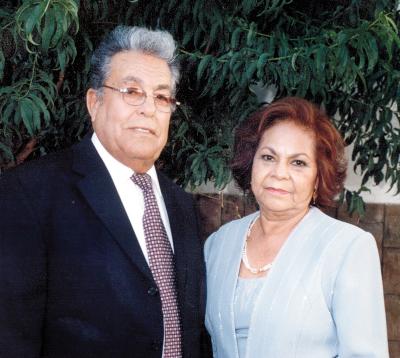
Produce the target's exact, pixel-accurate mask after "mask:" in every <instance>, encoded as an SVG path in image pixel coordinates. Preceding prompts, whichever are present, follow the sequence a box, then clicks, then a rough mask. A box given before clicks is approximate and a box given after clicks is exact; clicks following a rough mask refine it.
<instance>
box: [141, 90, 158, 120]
mask: <svg viewBox="0 0 400 358" xmlns="http://www.w3.org/2000/svg"><path fill="white" fill-rule="evenodd" d="M140 110H141V113H143V114H144V115H145V116H146V117H151V116H153V115H154V113H155V112H156V110H157V107H156V103H155V98H154V97H153V96H149V95H146V97H145V98H144V101H143V103H142V104H141V105H140Z"/></svg>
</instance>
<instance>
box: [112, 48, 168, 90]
mask: <svg viewBox="0 0 400 358" xmlns="http://www.w3.org/2000/svg"><path fill="white" fill-rule="evenodd" d="M106 80H109V81H113V82H114V83H115V84H116V85H122V84H129V83H136V84H139V85H141V86H142V87H149V88H151V89H156V88H163V89H165V88H168V89H170V90H172V88H173V83H172V74H171V70H170V68H169V66H168V64H167V62H166V61H165V60H163V59H161V58H159V57H156V56H153V55H150V54H144V53H141V52H137V51H123V52H119V53H117V54H115V55H114V56H112V57H111V61H110V63H109V64H108V70H107V76H106ZM117 82H118V83H117Z"/></svg>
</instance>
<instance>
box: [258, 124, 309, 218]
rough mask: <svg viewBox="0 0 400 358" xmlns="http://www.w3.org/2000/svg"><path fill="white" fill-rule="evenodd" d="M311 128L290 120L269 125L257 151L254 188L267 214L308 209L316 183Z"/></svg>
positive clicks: (259, 202) (294, 213) (261, 207)
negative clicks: (308, 128)
mask: <svg viewBox="0 0 400 358" xmlns="http://www.w3.org/2000/svg"><path fill="white" fill-rule="evenodd" d="M316 178H317V163H316V158H315V138H314V135H313V133H312V132H310V131H307V130H306V129H304V128H303V127H300V126H298V125H296V124H294V123H293V122H291V121H283V122H278V123H277V124H275V125H274V126H272V127H271V128H269V129H267V130H266V131H265V132H264V134H263V136H262V138H261V141H260V143H259V145H258V148H257V151H256V153H255V155H254V160H253V168H252V173H251V189H252V191H253V193H254V196H255V198H256V200H257V202H258V204H259V205H260V209H261V211H262V212H263V213H265V214H268V213H269V214H274V213H275V214H280V215H282V214H289V215H296V214H299V213H301V212H302V211H304V212H306V211H307V209H308V206H309V204H310V201H311V199H312V196H313V193H314V189H315V187H316Z"/></svg>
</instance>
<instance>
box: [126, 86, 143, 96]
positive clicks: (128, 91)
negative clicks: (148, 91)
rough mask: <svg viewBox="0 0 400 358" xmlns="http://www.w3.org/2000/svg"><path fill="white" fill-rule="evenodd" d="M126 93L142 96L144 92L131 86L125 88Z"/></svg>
mask: <svg viewBox="0 0 400 358" xmlns="http://www.w3.org/2000/svg"><path fill="white" fill-rule="evenodd" d="M126 93H127V94H128V95H130V96H131V95H132V96H135V95H136V96H143V95H144V92H143V91H141V90H140V89H139V88H133V87H131V88H127V89H126Z"/></svg>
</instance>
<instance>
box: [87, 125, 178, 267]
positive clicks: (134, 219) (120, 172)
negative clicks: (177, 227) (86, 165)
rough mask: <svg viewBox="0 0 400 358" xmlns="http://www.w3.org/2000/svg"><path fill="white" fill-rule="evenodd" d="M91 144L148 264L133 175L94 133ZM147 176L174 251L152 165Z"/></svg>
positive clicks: (140, 196) (138, 192)
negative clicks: (98, 156) (116, 193)
mask: <svg viewBox="0 0 400 358" xmlns="http://www.w3.org/2000/svg"><path fill="white" fill-rule="evenodd" d="M92 142H93V145H94V147H95V148H96V150H97V152H98V153H99V155H100V158H101V159H102V160H103V162H104V164H105V166H106V168H107V170H108V172H109V173H110V175H111V179H112V181H113V183H114V185H115V188H116V189H117V192H118V195H119V197H120V199H121V201H122V204H123V206H124V208H125V211H126V214H127V215H128V218H129V221H130V223H131V225H132V228H133V230H134V232H135V234H136V238H137V240H138V242H139V245H140V248H141V249H142V251H143V255H144V257H145V258H146V261H147V263H149V257H148V253H147V248H146V241H145V237H144V229H143V221H142V219H143V214H144V198H143V193H142V190H141V189H140V188H139V187H138V186H137V185H136V184H134V183H133V181H132V180H131V179H130V178H131V176H132V175H133V174H134V171H133V170H132V169H131V168H129V167H127V166H126V165H124V164H122V163H121V162H119V161H118V160H117V159H115V158H114V157H113V156H112V155H111V154H110V153H109V152H108V151H107V150H106V149H105V148H104V146H103V145H102V144H101V143H100V140H99V138H98V137H97V135H96V133H93V136H92ZM147 174H149V175H150V177H151V180H152V184H153V191H154V195H155V197H156V200H157V204H158V208H159V210H160V214H161V219H162V221H163V224H164V227H165V230H166V232H167V236H168V239H169V242H170V243H171V247H172V250H174V246H173V242H172V234H171V226H170V223H169V219H168V214H167V209H166V207H165V203H164V199H163V196H162V193H161V189H160V184H159V182H158V177H157V172H156V169H155V167H154V165H153V166H152V167H151V168H150V169H149V170H148V171H147Z"/></svg>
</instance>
